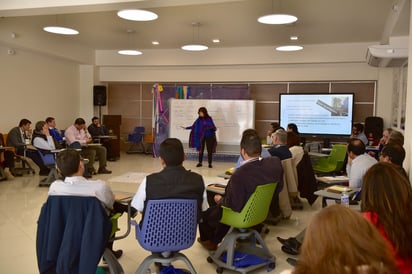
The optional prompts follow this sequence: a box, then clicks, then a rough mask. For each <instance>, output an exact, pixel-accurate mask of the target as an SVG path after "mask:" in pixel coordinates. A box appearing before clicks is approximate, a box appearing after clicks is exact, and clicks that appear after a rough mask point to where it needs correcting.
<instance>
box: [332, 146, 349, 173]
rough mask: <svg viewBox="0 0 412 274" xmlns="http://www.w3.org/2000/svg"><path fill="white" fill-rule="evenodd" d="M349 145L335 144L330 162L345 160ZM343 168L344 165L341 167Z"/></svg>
mask: <svg viewBox="0 0 412 274" xmlns="http://www.w3.org/2000/svg"><path fill="white" fill-rule="evenodd" d="M346 149H347V146H346V145H345V144H335V145H333V147H332V150H331V151H330V154H329V157H328V161H329V163H330V164H339V163H342V164H343V161H344V160H345V157H346ZM340 168H342V167H340Z"/></svg>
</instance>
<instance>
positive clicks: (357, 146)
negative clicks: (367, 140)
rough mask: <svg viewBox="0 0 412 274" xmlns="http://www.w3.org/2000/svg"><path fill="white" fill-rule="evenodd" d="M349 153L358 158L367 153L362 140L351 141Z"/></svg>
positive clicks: (353, 139)
mask: <svg viewBox="0 0 412 274" xmlns="http://www.w3.org/2000/svg"><path fill="white" fill-rule="evenodd" d="M348 152H353V154H355V155H356V156H359V155H362V154H364V153H365V144H364V143H363V142H362V140H359V139H357V138H352V139H350V140H349V144H348Z"/></svg>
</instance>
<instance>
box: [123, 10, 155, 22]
mask: <svg viewBox="0 0 412 274" xmlns="http://www.w3.org/2000/svg"><path fill="white" fill-rule="evenodd" d="M117 16H119V17H121V18H123V19H126V20H132V21H152V20H155V19H157V17H158V16H157V14H156V13H154V12H151V11H148V10H138V9H128V10H121V11H118V12H117Z"/></svg>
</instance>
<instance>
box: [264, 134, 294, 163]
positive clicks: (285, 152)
mask: <svg viewBox="0 0 412 274" xmlns="http://www.w3.org/2000/svg"><path fill="white" fill-rule="evenodd" d="M287 139H288V134H287V132H286V131H285V130H283V129H278V130H276V131H275V132H274V133H272V143H273V146H272V147H270V148H269V149H268V151H269V153H270V155H272V156H277V157H279V159H280V160H285V159H289V158H292V153H291V152H290V150H289V148H288V146H287Z"/></svg>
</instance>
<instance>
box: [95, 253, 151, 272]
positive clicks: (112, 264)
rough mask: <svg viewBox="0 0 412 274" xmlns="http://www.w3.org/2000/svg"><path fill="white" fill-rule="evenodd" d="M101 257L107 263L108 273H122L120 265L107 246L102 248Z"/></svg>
mask: <svg viewBox="0 0 412 274" xmlns="http://www.w3.org/2000/svg"><path fill="white" fill-rule="evenodd" d="M103 258H104V260H105V261H106V263H107V266H108V268H109V271H110V274H124V271H123V268H122V266H121V265H120V263H119V261H118V260H117V258H116V256H114V254H113V252H112V251H111V250H110V249H109V248H106V249H105V250H104V253H103ZM144 273H146V272H144Z"/></svg>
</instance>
